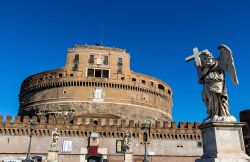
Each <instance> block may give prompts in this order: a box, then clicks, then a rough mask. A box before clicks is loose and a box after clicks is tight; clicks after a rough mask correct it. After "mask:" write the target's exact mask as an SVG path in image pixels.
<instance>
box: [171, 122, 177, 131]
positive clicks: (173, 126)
mask: <svg viewBox="0 0 250 162" xmlns="http://www.w3.org/2000/svg"><path fill="white" fill-rule="evenodd" d="M171 128H172V129H176V123H175V122H173V121H172V122H171Z"/></svg>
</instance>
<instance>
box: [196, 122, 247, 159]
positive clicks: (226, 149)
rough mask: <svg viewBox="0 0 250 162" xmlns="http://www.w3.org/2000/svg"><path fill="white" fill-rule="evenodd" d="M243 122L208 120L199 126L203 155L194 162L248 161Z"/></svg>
mask: <svg viewBox="0 0 250 162" xmlns="http://www.w3.org/2000/svg"><path fill="white" fill-rule="evenodd" d="M243 125H244V123H231V122H210V123H206V124H202V125H201V126H199V129H201V133H202V141H203V155H202V157H201V159H197V160H195V162H249V161H250V158H249V157H248V156H247V154H246V153H245V148H244V140H243V135H242V126H243Z"/></svg>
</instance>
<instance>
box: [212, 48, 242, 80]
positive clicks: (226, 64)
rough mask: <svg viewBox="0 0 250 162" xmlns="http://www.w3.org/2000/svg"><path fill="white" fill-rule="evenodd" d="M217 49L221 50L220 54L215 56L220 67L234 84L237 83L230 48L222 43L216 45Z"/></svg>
mask: <svg viewBox="0 0 250 162" xmlns="http://www.w3.org/2000/svg"><path fill="white" fill-rule="evenodd" d="M218 49H219V50H221V54H220V56H219V57H218V58H217V60H218V62H219V66H220V68H221V69H222V70H223V71H224V72H226V71H228V74H229V76H230V78H231V80H232V81H233V83H234V84H235V85H239V82H238V78H237V74H236V69H235V65H234V59H233V54H232V51H231V50H230V48H229V47H228V46H226V45H224V44H221V45H219V46H218Z"/></svg>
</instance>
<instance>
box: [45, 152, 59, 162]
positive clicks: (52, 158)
mask: <svg viewBox="0 0 250 162" xmlns="http://www.w3.org/2000/svg"><path fill="white" fill-rule="evenodd" d="M47 162H59V161H58V151H56V150H49V152H48V159H47Z"/></svg>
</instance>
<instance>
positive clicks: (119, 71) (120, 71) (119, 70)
mask: <svg viewBox="0 0 250 162" xmlns="http://www.w3.org/2000/svg"><path fill="white" fill-rule="evenodd" d="M117 73H119V74H121V73H122V66H118V68H117Z"/></svg>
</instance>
